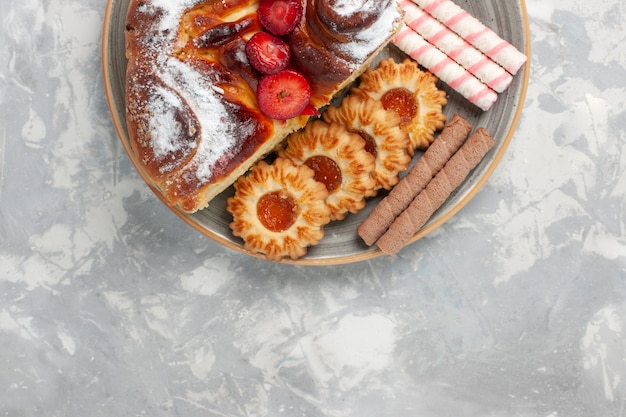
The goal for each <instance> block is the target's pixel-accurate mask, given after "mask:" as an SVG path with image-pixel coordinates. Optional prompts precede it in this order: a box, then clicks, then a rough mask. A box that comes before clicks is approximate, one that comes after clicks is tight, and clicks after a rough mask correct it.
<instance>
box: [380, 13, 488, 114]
mask: <svg viewBox="0 0 626 417" xmlns="http://www.w3.org/2000/svg"><path fill="white" fill-rule="evenodd" d="M392 42H393V43H394V45H396V46H397V47H398V48H400V49H401V50H402V51H404V52H405V53H406V54H407V55H409V56H410V57H411V58H413V59H415V60H416V61H417V62H418V63H419V64H420V65H422V66H423V67H425V68H428V70H430V72H432V73H433V74H435V75H436V76H437V77H439V79H441V80H442V81H443V82H445V83H446V84H448V85H449V86H450V87H451V88H453V89H455V90H456V91H458V92H459V93H460V94H461V95H463V97H465V98H466V99H468V100H469V102H470V103H473V104H475V105H476V106H478V107H480V108H481V109H482V110H489V108H490V107H491V106H492V105H493V103H495V102H496V100H497V99H498V94H497V93H496V92H495V91H493V90H492V89H491V88H489V87H488V86H486V85H485V84H483V83H482V82H480V80H479V79H478V78H476V77H475V76H473V75H472V74H470V73H469V72H468V71H466V70H465V68H463V67H462V66H460V65H459V64H457V63H456V62H455V61H453V60H452V59H450V58H449V57H448V56H447V55H446V54H444V53H443V52H441V51H440V50H439V49H437V48H436V47H434V46H433V45H431V44H430V43H428V42H427V41H426V40H425V39H424V38H423V37H421V36H420V35H418V34H417V33H416V32H415V31H414V30H413V29H411V28H410V27H408V26H406V25H404V26H403V27H402V29H400V32H399V33H398V35H397V36H396V37H395V38H394V39H393V40H392Z"/></svg>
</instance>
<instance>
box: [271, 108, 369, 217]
mask: <svg viewBox="0 0 626 417" xmlns="http://www.w3.org/2000/svg"><path fill="white" fill-rule="evenodd" d="M278 155H279V156H281V157H284V158H288V159H290V160H292V161H293V162H294V164H296V165H307V166H308V167H309V168H311V169H312V170H313V171H315V179H316V180H317V181H319V182H321V183H323V184H324V185H325V186H326V189H327V190H328V198H327V199H326V204H328V206H329V207H330V210H331V213H330V218H331V220H341V219H343V218H344V217H345V216H346V215H347V214H348V213H349V212H350V213H356V212H358V211H359V210H361V209H362V208H363V207H364V206H365V197H367V196H371V195H373V194H374V189H375V186H376V182H375V181H374V178H373V177H372V172H373V171H374V157H373V156H372V154H370V153H369V152H367V151H366V150H365V140H364V139H363V138H362V137H361V136H359V135H358V134H356V133H350V132H349V131H348V130H347V129H346V127H345V126H344V125H342V124H339V123H326V122H324V121H322V120H316V121H314V122H311V123H309V124H308V125H306V127H305V128H304V129H302V130H300V131H298V132H295V133H292V134H291V135H290V136H289V137H288V138H287V145H286V147H285V148H284V149H281V150H279V151H278Z"/></svg>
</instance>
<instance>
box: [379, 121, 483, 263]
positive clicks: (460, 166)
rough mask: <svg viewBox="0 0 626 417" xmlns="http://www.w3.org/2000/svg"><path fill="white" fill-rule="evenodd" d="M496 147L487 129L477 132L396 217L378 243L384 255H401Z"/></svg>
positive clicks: (480, 129) (479, 129) (477, 130)
mask: <svg viewBox="0 0 626 417" xmlns="http://www.w3.org/2000/svg"><path fill="white" fill-rule="evenodd" d="M494 144H495V141H494V140H493V138H492V137H491V136H490V135H489V133H488V132H487V131H486V130H485V129H483V128H478V129H476V131H475V132H474V133H473V134H472V135H471V136H470V137H469V138H468V139H467V141H466V142H465V144H463V146H462V147H461V148H460V149H459V150H458V151H457V152H456V153H455V154H454V155H453V156H452V158H450V160H449V161H448V162H447V163H446V164H445V165H444V167H443V168H442V169H441V171H439V172H438V173H437V175H435V177H434V178H433V179H432V180H431V181H430V182H429V183H428V185H427V186H426V188H424V190H422V192H421V193H419V194H418V195H417V197H415V199H414V200H413V201H412V202H411V204H410V205H409V206H408V207H407V208H406V210H404V211H403V212H402V214H400V215H399V216H398V217H397V218H396V220H395V221H394V222H393V223H392V225H391V227H389V230H387V232H386V233H385V234H384V235H382V236H381V238H380V239H378V241H377V242H376V244H377V245H378V247H379V248H380V249H381V250H382V251H383V253H385V254H387V255H395V254H396V253H398V252H399V251H400V249H402V248H403V247H404V246H405V245H406V244H407V243H408V242H409V240H410V239H411V238H412V237H413V236H415V233H417V232H418V231H419V229H421V228H422V226H424V224H426V222H427V221H428V219H429V218H430V217H431V216H432V215H433V213H434V212H435V210H437V209H438V208H439V207H441V205H442V204H443V203H444V202H445V201H446V199H447V198H448V197H449V196H450V194H451V193H452V191H454V190H455V189H456V188H457V187H458V186H459V185H461V183H462V182H463V181H464V180H465V178H466V177H467V175H468V174H469V173H470V171H471V170H472V169H474V168H475V167H476V165H478V163H479V162H480V161H481V159H482V158H483V157H484V156H485V154H487V152H488V151H489V149H491V148H492V147H493V145H494Z"/></svg>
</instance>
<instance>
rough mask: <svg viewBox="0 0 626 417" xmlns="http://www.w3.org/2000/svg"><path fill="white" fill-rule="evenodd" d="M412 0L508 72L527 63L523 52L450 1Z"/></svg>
mask: <svg viewBox="0 0 626 417" xmlns="http://www.w3.org/2000/svg"><path fill="white" fill-rule="evenodd" d="M412 1H413V2H414V3H416V4H417V5H418V6H420V7H421V8H422V9H424V11H425V12H427V13H429V14H430V15H432V16H433V17H435V18H436V19H437V20H439V21H440V22H441V23H443V24H444V25H446V26H447V27H449V28H450V29H451V30H452V31H454V32H456V33H457V34H458V35H459V36H460V37H462V38H463V39H465V40H466V41H467V42H469V43H470V44H472V45H474V46H475V47H476V48H477V49H478V50H479V51H481V52H483V53H484V54H485V55H487V56H488V57H489V58H491V59H493V60H494V61H495V62H497V63H498V64H500V65H501V66H502V67H503V68H505V69H506V70H507V71H508V72H510V73H511V74H513V75H515V74H516V73H517V71H519V69H520V68H521V67H522V65H524V63H525V62H526V59H527V57H526V55H524V54H523V53H521V52H520V51H518V50H517V49H516V48H515V47H514V46H513V45H511V44H510V43H508V42H507V41H505V40H504V39H502V38H500V37H499V36H498V35H497V34H496V33H495V32H494V31H492V30H491V29H489V28H488V27H487V26H485V25H484V24H482V23H481V22H480V21H479V20H478V19H476V18H475V17H474V16H472V15H471V14H469V13H468V12H467V11H465V10H463V9H462V8H461V7H460V6H458V5H457V4H455V3H454V2H452V1H451V0H412Z"/></svg>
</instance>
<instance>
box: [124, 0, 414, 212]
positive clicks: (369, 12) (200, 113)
mask: <svg viewBox="0 0 626 417" xmlns="http://www.w3.org/2000/svg"><path fill="white" fill-rule="evenodd" d="M261 1H268V0H261ZM302 1H303V3H302V6H303V17H302V19H301V20H300V21H299V23H298V25H297V26H296V27H295V29H294V30H293V31H292V32H290V33H289V34H286V35H283V36H281V37H282V39H283V40H284V41H285V42H286V43H287V44H288V45H289V47H290V50H291V60H290V70H295V71H297V72H299V73H301V74H302V75H304V77H306V79H307V80H308V81H309V83H310V90H311V91H310V106H308V111H305V112H303V113H301V115H299V116H296V117H292V118H289V119H286V120H278V119H273V118H272V117H270V116H268V115H267V114H266V113H264V112H263V111H261V110H260V108H259V105H258V102H257V86H258V85H259V82H260V80H261V79H262V76H263V75H262V74H261V73H260V72H258V71H257V70H255V69H254V68H253V67H252V66H251V65H250V63H249V60H248V59H247V56H246V52H245V49H246V48H245V47H246V42H247V41H248V40H249V39H250V38H251V37H252V36H253V35H254V34H255V33H257V32H259V31H262V30H263V28H262V25H261V23H260V21H259V19H258V15H257V10H258V7H259V0H210V1H208V0H131V1H130V5H129V9H128V14H127V24H126V55H127V58H128V66H127V72H126V118H127V126H128V133H129V139H130V144H131V147H132V149H133V152H134V153H135V155H136V158H137V161H138V163H139V164H140V166H141V169H143V170H144V172H145V174H146V176H147V177H148V178H149V179H150V180H151V182H152V183H153V185H154V186H156V187H157V188H158V189H159V190H160V191H161V193H162V195H163V197H164V200H165V201H166V202H167V203H168V204H170V205H171V206H178V207H179V208H180V209H181V210H183V211H185V212H189V213H192V212H195V211H197V210H199V209H202V208H204V207H206V206H207V205H208V203H209V201H210V200H211V199H212V198H213V197H215V196H216V195H217V194H219V193H220V192H222V191H223V190H224V189H226V188H227V187H228V186H230V185H231V184H232V183H233V182H234V181H235V180H236V179H237V178H238V177H239V176H241V175H242V174H244V173H245V172H246V171H247V170H248V169H249V168H250V167H251V166H252V164H253V163H254V162H256V161H258V160H259V159H261V158H263V157H264V156H265V155H267V154H268V153H270V152H271V151H273V150H275V149H276V148H277V146H278V145H279V144H281V143H282V141H283V139H284V138H285V137H286V136H287V135H288V134H289V133H291V132H293V131H295V130H297V129H299V128H301V127H302V126H304V125H305V124H306V123H307V121H308V120H309V115H310V113H311V111H310V110H311V108H316V109H320V108H322V107H324V106H325V105H327V104H328V103H329V102H330V101H331V99H332V98H333V97H334V96H335V95H336V94H337V93H338V92H339V91H341V90H343V89H344V88H346V87H347V86H349V85H350V84H352V82H353V81H354V80H355V79H356V78H357V77H358V76H359V75H360V74H361V73H362V72H363V71H364V70H365V69H366V68H368V66H369V65H370V62H371V61H372V59H373V58H374V57H375V56H376V55H377V54H378V53H379V52H380V51H381V50H382V49H383V48H384V47H385V46H386V45H387V44H388V43H389V42H390V41H391V39H392V38H393V37H394V35H395V34H396V33H397V31H398V30H399V29H400V27H401V21H402V12H401V10H400V8H399V6H398V4H397V3H396V0H380V1H373V0H302Z"/></svg>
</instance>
